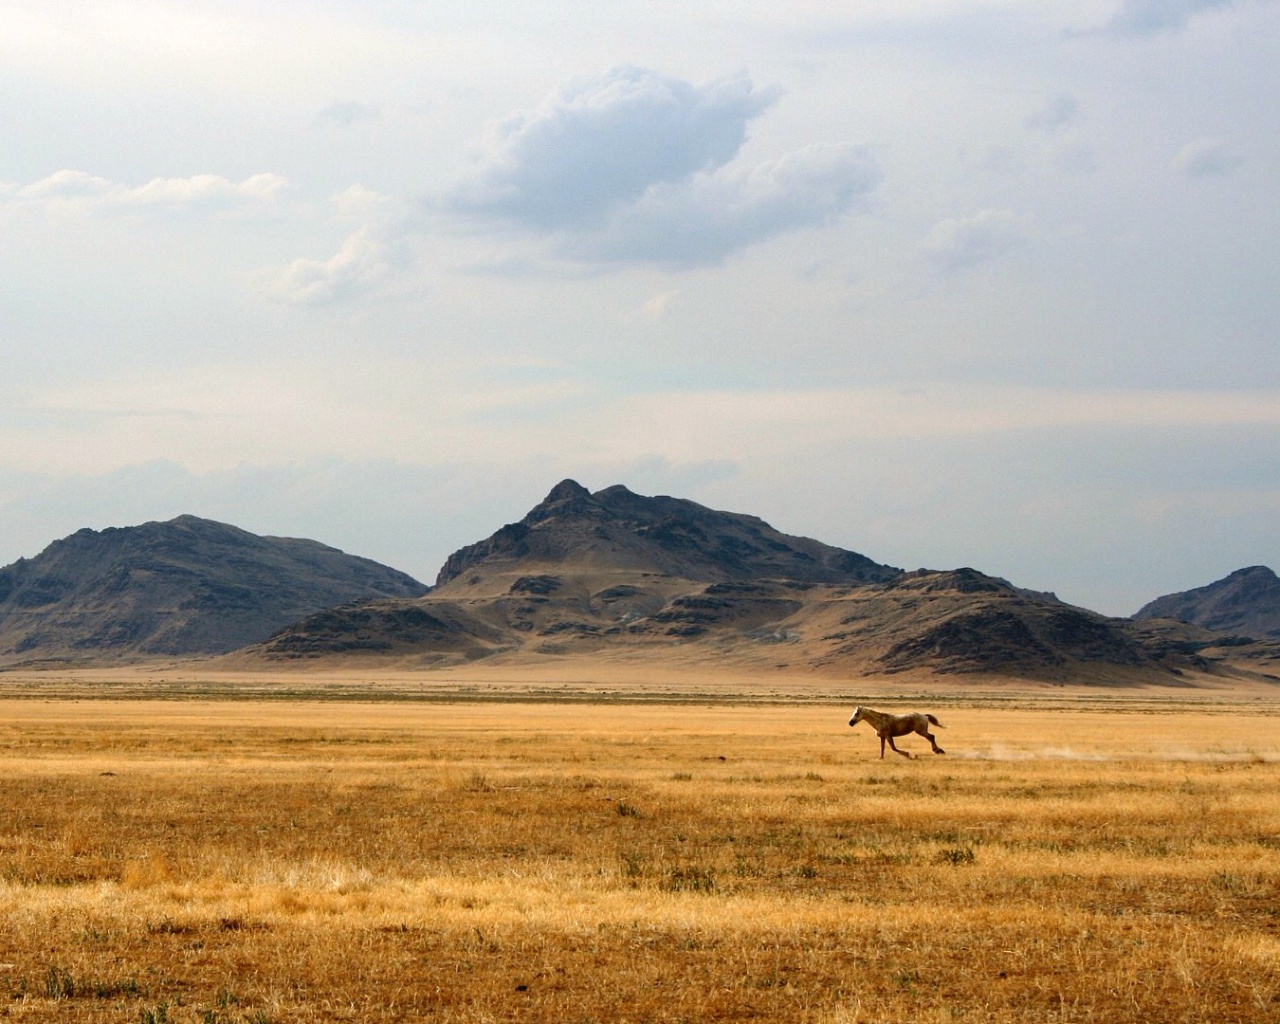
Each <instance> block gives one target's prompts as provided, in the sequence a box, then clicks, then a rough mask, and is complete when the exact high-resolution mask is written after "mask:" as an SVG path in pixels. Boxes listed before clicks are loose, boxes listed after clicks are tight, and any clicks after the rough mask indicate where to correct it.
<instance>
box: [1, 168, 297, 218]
mask: <svg viewBox="0 0 1280 1024" xmlns="http://www.w3.org/2000/svg"><path fill="white" fill-rule="evenodd" d="M287 185H288V182H287V181H286V180H285V179H284V178H282V177H280V176H279V175H277V174H255V175H253V176H251V177H248V178H245V179H244V180H243V181H240V182H233V181H230V180H228V179H227V178H224V177H221V176H220V175H217V174H197V175H195V176H193V177H190V178H153V179H152V180H151V181H149V182H147V183H146V184H144V185H136V186H134V185H124V184H121V183H120V182H115V181H110V180H108V179H107V178H100V177H97V176H96V175H92V174H88V173H86V172H85V171H72V170H63V171H58V172H56V173H54V174H51V175H49V177H47V178H42V179H41V180H40V181H36V182H33V183H31V184H29V185H26V186H17V187H14V186H10V187H9V189H7V190H6V191H4V192H0V195H2V196H3V197H4V200H5V201H6V202H9V203H21V204H25V205H30V206H42V207H44V208H46V209H51V210H58V209H71V210H81V211H85V210H91V209H103V208H105V209H123V210H128V209H134V210H142V209H148V208H151V209H157V208H160V209H181V208H206V209H210V208H211V209H219V208H228V207H233V206H240V205H246V204H249V205H253V204H265V203H269V202H271V201H272V200H274V199H275V198H276V196H277V195H278V194H279V193H280V192H281V191H282V190H283V189H285V188H286V187H287Z"/></svg>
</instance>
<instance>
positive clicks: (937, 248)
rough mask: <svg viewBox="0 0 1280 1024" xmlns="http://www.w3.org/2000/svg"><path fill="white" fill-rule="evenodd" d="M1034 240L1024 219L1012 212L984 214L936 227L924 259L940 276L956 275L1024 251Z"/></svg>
mask: <svg viewBox="0 0 1280 1024" xmlns="http://www.w3.org/2000/svg"><path fill="white" fill-rule="evenodd" d="M1031 237H1032V236H1031V232H1030V230H1029V229H1028V227H1027V225H1026V224H1025V222H1024V221H1023V220H1022V218H1020V217H1018V216H1016V215H1015V214H1013V213H1012V212H1010V211H1009V210H981V211H979V212H978V213H975V214H972V215H970V216H968V217H961V218H958V219H956V218H951V219H947V220H943V221H940V222H938V223H937V224H935V225H934V226H933V230H932V231H930V232H929V235H928V237H927V238H925V240H924V255H925V259H927V260H928V261H929V263H930V264H931V265H932V266H933V268H934V269H935V270H936V271H938V272H939V273H955V272H957V271H962V270H968V269H969V268H971V267H976V266H978V265H979V264H982V263H989V262H991V261H992V260H997V259H999V258H1000V257H1001V256H1004V255H1006V254H1008V253H1010V252H1013V251H1015V250H1017V249H1021V248H1023V247H1024V246H1026V245H1027V244H1028V243H1029V242H1030V241H1031Z"/></svg>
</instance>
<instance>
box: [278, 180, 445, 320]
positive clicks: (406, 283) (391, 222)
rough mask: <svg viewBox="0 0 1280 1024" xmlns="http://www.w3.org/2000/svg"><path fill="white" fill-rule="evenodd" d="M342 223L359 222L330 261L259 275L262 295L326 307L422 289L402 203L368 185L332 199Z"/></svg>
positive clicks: (293, 265)
mask: <svg viewBox="0 0 1280 1024" xmlns="http://www.w3.org/2000/svg"><path fill="white" fill-rule="evenodd" d="M331 202H332V205H333V209H334V212H335V215H336V219H337V220H338V221H339V222H347V223H350V222H352V221H355V222H356V223H357V224H359V227H357V228H356V229H355V230H354V231H350V232H349V233H348V234H347V235H346V237H345V238H344V239H343V240H342V244H341V245H339V247H338V251H337V252H335V253H334V254H333V255H332V256H330V257H329V258H328V259H309V258H303V259H296V260H293V261H292V262H290V263H288V264H286V265H284V266H281V267H266V268H263V269H262V270H259V271H258V273H257V282H258V286H259V290H260V292H261V294H262V295H263V296H264V297H265V298H267V299H269V300H271V301H273V302H283V303H286V304H288V305H295V306H324V305H331V304H335V303H342V302H349V301H352V300H355V299H362V298H363V299H368V298H372V299H402V298H409V297H412V296H413V295H416V294H418V293H420V292H421V290H422V282H421V280H420V278H419V277H418V275H416V274H415V271H416V270H417V264H418V260H417V256H416V254H415V252H414V247H413V245H412V236H413V234H414V227H413V225H412V223H411V220H410V219H409V218H408V217H407V216H406V215H405V213H404V212H403V210H402V208H401V205H400V204H399V203H397V202H396V201H395V200H394V199H392V198H391V197H390V196H386V195H383V194H382V193H380V192H377V191H375V190H374V189H371V188H366V187H365V186H364V185H352V186H351V187H350V188H347V189H344V190H343V191H342V192H339V193H338V194H337V195H335V196H334V197H333V198H332V200H331Z"/></svg>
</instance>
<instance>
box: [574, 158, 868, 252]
mask: <svg viewBox="0 0 1280 1024" xmlns="http://www.w3.org/2000/svg"><path fill="white" fill-rule="evenodd" d="M880 177H881V174H880V168H879V165H878V163H877V162H876V160H875V158H874V156H873V155H872V154H871V152H870V150H869V149H867V147H865V146H851V145H814V146H810V147H807V148H806V149H803V150H800V151H799V152H796V153H790V154H788V155H786V156H784V157H782V158H781V159H779V160H774V161H770V162H768V163H763V164H759V165H757V166H755V167H752V168H749V169H747V170H744V171H739V172H723V171H722V172H719V173H715V174H700V175H696V176H694V177H693V178H692V179H690V180H689V181H687V182H682V183H679V184H662V185H657V186H654V187H653V188H651V189H649V190H648V191H647V192H646V193H645V194H644V195H643V196H642V197H641V198H640V199H639V200H638V201H636V202H635V203H633V204H630V205H628V206H625V207H622V208H621V209H619V210H618V211H617V212H616V213H615V214H614V216H613V217H612V218H611V219H610V221H609V222H608V223H607V224H606V225H604V227H603V229H602V230H600V231H598V232H594V233H590V234H586V235H583V236H582V237H580V238H578V239H576V240H574V241H572V242H569V243H566V247H565V251H566V252H568V253H569V254H571V255H574V256H579V257H584V258H588V259H596V260H618V261H633V260H635V261H647V262H657V263H661V262H665V263H684V264H695V263H712V262H717V261H719V260H722V259H724V258H725V257H726V256H728V255H729V254H730V253H732V252H734V251H735V250H737V249H740V248H742V247H743V246H746V245H749V244H751V243H753V242H758V241H762V240H764V239H766V238H771V237H773V236H775V235H778V234H782V233H784V232H786V231H792V230H795V229H798V228H804V227H819V226H821V225H823V224H826V223H828V222H830V221H832V220H834V219H835V218H836V217H838V216H839V215H840V214H842V213H844V212H845V211H847V210H849V209H850V208H851V207H853V206H855V205H857V204H859V203H863V202H865V200H866V197H867V196H868V195H869V194H870V192H871V191H872V190H873V189H874V188H875V187H876V185H877V184H878V183H879V181H880Z"/></svg>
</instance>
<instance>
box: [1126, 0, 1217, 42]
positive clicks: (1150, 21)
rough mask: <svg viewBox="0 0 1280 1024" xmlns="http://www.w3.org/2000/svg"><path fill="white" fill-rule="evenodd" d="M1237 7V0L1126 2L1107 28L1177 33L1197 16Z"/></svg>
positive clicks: (1139, 32)
mask: <svg viewBox="0 0 1280 1024" xmlns="http://www.w3.org/2000/svg"><path fill="white" fill-rule="evenodd" d="M1234 6H1236V0H1122V2H1121V4H1120V6H1119V7H1118V8H1117V9H1116V11H1115V13H1114V14H1112V16H1111V18H1110V19H1109V20H1108V21H1107V22H1106V24H1105V25H1104V26H1103V29H1104V30H1105V31H1107V32H1110V33H1112V34H1114V35H1126V36H1145V35H1152V34H1154V33H1157V32H1177V31H1181V30H1182V29H1185V28H1186V27H1187V24H1188V23H1189V22H1190V21H1191V19H1192V18H1193V17H1194V16H1195V15H1197V14H1200V13H1202V12H1204V11H1214V10H1226V9H1228V8H1231V7H1234Z"/></svg>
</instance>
